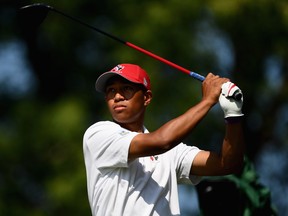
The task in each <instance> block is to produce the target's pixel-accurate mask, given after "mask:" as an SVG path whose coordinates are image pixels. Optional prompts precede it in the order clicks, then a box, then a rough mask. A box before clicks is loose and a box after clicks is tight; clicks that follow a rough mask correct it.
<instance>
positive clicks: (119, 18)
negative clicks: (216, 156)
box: [0, 0, 288, 216]
mask: <svg viewBox="0 0 288 216" xmlns="http://www.w3.org/2000/svg"><path fill="white" fill-rule="evenodd" d="M33 2H37V1H29V0H21V1H13V0H12V1H10V0H9V1H8V0H4V1H1V3H0V6H1V7H0V25H1V28H0V33H1V34H0V48H1V45H3V44H7V43H8V42H9V43H10V44H13V43H16V42H17V43H18V44H21V45H23V47H25V48H26V50H27V52H26V56H25V59H24V61H25V62H26V63H27V65H29V67H27V68H28V69H30V70H29V72H30V73H31V77H32V78H33V80H34V81H33V82H35V86H34V88H32V89H31V90H30V91H28V92H27V93H26V94H24V95H23V94H22V95H20V96H19V95H18V96H15V95H16V94H13V90H11V89H10V91H6V90H5V89H4V88H1V85H0V91H1V92H0V107H1V113H0V191H1V193H0V215H39V216H40V215H60V214H69V215H80V214H81V215H89V214H90V209H89V206H88V200H87V195H86V176H85V170H84V161H83V156H82V136H83V133H84V131H85V129H86V128H87V127H88V126H89V125H90V124H92V123H93V122H95V121H98V120H100V119H106V118H109V115H108V113H107V112H106V111H105V104H104V103H103V99H102V97H101V95H98V94H96V93H95V92H94V82H95V80H96V78H97V76H98V75H99V74H100V73H102V72H104V71H106V70H109V69H111V68H112V67H114V66H115V65H116V64H117V63H121V62H131V63H137V64H140V65H141V66H143V67H144V68H145V69H146V70H147V71H148V72H149V73H150V76H151V79H152V88H153V91H154V98H153V101H154V102H153V103H152V104H151V106H150V108H149V112H148V115H147V119H146V120H147V121H146V122H147V123H146V124H147V127H148V128H149V129H150V130H151V131H152V130H154V129H156V128H157V127H159V126H160V125H161V124H162V123H164V122H166V121H167V120H169V119H171V118H173V117H175V116H177V115H179V114H181V113H182V112H184V111H185V110H186V109H187V108H188V107H189V106H191V105H193V104H194V103H196V102H197V101H198V100H199V99H200V98H201V94H200V92H201V83H200V82H198V81H195V80H193V79H192V78H189V77H187V76H186V75H185V74H181V73H180V72H178V71H175V69H172V68H169V67H168V66H166V65H164V64H163V63H160V62H157V61H155V60H152V59H151V58H150V57H147V56H145V55H144V54H142V53H138V52H137V51H135V50H131V49H130V48H127V47H125V46H122V45H121V44H118V43H117V42H115V41H111V40H110V39H108V38H105V37H103V36H102V35H99V34H98V33H93V32H91V31H90V30H89V29H86V28H83V27H82V26H80V25H78V24H75V23H74V22H72V21H70V20H67V19H66V18H65V17H61V16H59V15H57V14H54V13H49V15H48V17H47V19H46V20H45V22H43V23H42V25H40V26H39V27H38V28H36V29H28V31H25V32H24V31H23V28H26V30H27V26H23V25H21V22H20V21H19V19H18V9H19V8H20V7H21V6H24V5H27V4H31V3H33ZM45 3H47V4H51V6H53V7H55V8H57V9H59V10H63V11H64V12H67V13H68V14H71V15H73V16H76V17H79V18H80V19H81V20H83V21H85V22H87V23H89V24H91V25H95V26H97V27H98V28H100V29H103V30H104V31H107V32H111V33H113V34H115V35H117V36H119V37H120V38H123V39H125V40H127V41H131V42H132V43H135V44H137V45H139V46H141V47H143V48H145V49H147V50H150V51H152V52H154V53H156V54H158V55H160V56H162V57H164V58H166V59H168V60H171V61H173V62H175V63H177V64H179V65H181V66H183V67H185V68H189V69H191V70H193V71H196V72H199V73H200V74H203V75H206V74H207V73H208V72H210V71H212V72H214V73H217V74H220V75H222V76H228V77H230V78H231V80H233V81H234V82H235V83H237V84H238V85H239V86H240V87H241V89H242V90H243V92H244V98H245V103H244V113H245V122H244V124H245V129H246V131H245V133H246V138H247V139H246V140H247V153H248V155H249V157H250V158H251V159H252V160H253V158H254V157H255V156H256V155H257V153H258V152H259V150H260V149H261V148H262V146H263V145H265V144H266V143H267V142H271V143H273V144H274V145H286V146H287V145H288V143H287V135H286V134H287V128H286V125H287V122H286V124H285V123H283V116H284V117H285V116H287V109H285V108H286V107H287V96H286V95H287V91H288V90H287V88H288V87H287V86H288V85H287V67H288V65H287V62H288V61H287V57H288V54H287V46H288V45H287V40H286V38H287V29H288V28H287V25H288V14H287V12H286V11H287V7H288V4H287V2H286V1H285V0H278V1H273V0H257V1H249V0H245V1H225V0H217V1H216V0H208V1H200V0H197V1H188V0H183V1H176V0H166V1H153V0H145V1H137V2H136V1H134V0H126V1H125V2H124V1H123V0H114V1H91V0H81V1H80V0H74V1H68V0H61V1H57V2H55V1H53V0H47V1H45ZM15 41H16V42H15ZM16 47H18V48H14V49H20V48H21V47H22V46H16ZM19 47H20V48H19ZM12 50H13V49H12ZM1 51H2V50H1V49H0V57H1V56H5V54H6V53H2V52H1ZM22 52H25V49H23V50H22ZM1 54H2V55H1ZM15 62H16V61H14V60H12V61H11V62H5V63H6V64H8V65H9V64H11V65H12V64H15V65H14V66H15V68H18V69H17V71H16V69H15V74H19V73H21V72H22V73H24V68H19V66H18V67H17V65H16V63H15ZM6 64H5V65H6ZM7 67H8V66H7ZM7 67H3V65H0V84H2V83H4V82H5V83H6V82H7V80H8V79H7V76H4V74H7V71H5V70H6V68H7ZM28 69H25V70H26V71H27V70H28ZM13 75H14V74H12V75H11V74H10V76H9V77H10V78H9V79H16V78H17V77H15V75H14V76H13ZM31 77H30V78H29V79H32V78H31ZM29 79H28V81H26V82H24V81H23V80H22V81H21V80H19V82H20V84H19V85H29V84H31V83H29ZM21 82H22V83H21ZM31 82H32V80H31ZM11 92H12V93H11ZM167 96H168V97H167ZM163 108H164V109H163ZM219 113H220V120H219ZM267 114H268V115H267ZM221 115H222V111H221V110H220V109H219V107H218V106H216V107H215V108H214V109H213V110H212V112H211V113H210V114H209V115H208V116H207V118H206V119H204V121H203V122H202V124H200V125H199V127H198V128H197V129H196V130H195V131H194V133H193V134H191V136H190V137H188V138H187V142H188V143H191V144H195V145H198V146H199V147H201V148H207V149H209V148H218V146H217V145H215V143H217V142H218V141H220V140H221V136H222V132H223V131H222V130H223V129H222V128H223V122H222V120H221ZM286 121H287V119H286ZM206 125H209V129H210V128H211V130H209V135H207V133H208V132H207V127H205V126H206Z"/></svg>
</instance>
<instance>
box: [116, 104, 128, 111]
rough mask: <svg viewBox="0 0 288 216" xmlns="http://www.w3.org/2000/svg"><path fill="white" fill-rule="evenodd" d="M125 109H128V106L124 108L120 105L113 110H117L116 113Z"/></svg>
mask: <svg viewBox="0 0 288 216" xmlns="http://www.w3.org/2000/svg"><path fill="white" fill-rule="evenodd" d="M124 109H126V106H124V105H120V104H119V105H115V106H113V110H115V111H122V110H124Z"/></svg>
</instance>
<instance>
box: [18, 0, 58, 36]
mask: <svg viewBox="0 0 288 216" xmlns="http://www.w3.org/2000/svg"><path fill="white" fill-rule="evenodd" d="M49 10H53V8H52V7H51V6H49V5H46V4H42V3H37V4H31V5H26V6H24V7H21V8H20V10H19V23H20V25H21V26H20V27H21V28H22V29H23V30H25V29H27V28H28V29H30V30H33V29H34V30H35V29H36V28H37V27H38V26H39V25H40V24H41V23H42V22H43V21H44V20H45V18H46V16H47V14H48V12H49Z"/></svg>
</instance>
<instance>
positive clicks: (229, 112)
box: [219, 82, 244, 119]
mask: <svg viewBox="0 0 288 216" xmlns="http://www.w3.org/2000/svg"><path fill="white" fill-rule="evenodd" d="M237 91H238V92H240V93H242V91H241V89H240V88H239V87H238V86H236V85H235V84H234V83H232V82H226V83H224V84H223V85H222V92H221V94H220V97H219V103H220V106H221V108H222V110H223V112H224V118H225V119H226V118H228V117H240V116H243V115H244V114H243V113H242V106H243V95H242V97H241V99H240V100H235V99H234V98H233V95H234V93H235V92H237Z"/></svg>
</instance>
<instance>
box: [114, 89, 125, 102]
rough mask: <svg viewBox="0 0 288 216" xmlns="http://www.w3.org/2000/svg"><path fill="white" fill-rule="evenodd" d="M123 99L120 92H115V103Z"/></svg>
mask: <svg viewBox="0 0 288 216" xmlns="http://www.w3.org/2000/svg"><path fill="white" fill-rule="evenodd" d="M123 99H124V96H123V95H122V94H121V92H119V91H117V92H116V93H115V96H114V100H115V101H121V100H123Z"/></svg>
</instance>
